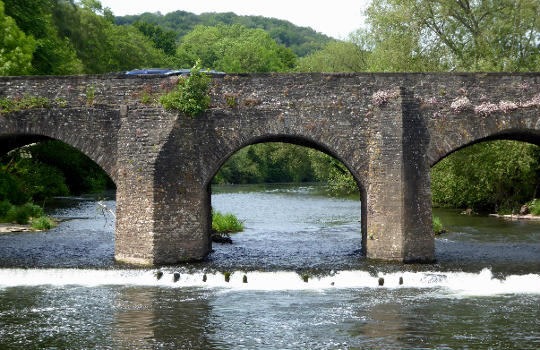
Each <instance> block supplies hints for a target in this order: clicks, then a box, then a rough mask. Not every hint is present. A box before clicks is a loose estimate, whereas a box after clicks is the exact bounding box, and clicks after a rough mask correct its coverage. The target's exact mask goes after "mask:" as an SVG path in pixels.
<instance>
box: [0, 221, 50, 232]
mask: <svg viewBox="0 0 540 350" xmlns="http://www.w3.org/2000/svg"><path fill="white" fill-rule="evenodd" d="M42 231H45V230H39V229H35V228H33V227H32V226H31V225H18V224H11V223H0V235H1V234H9V233H25V232H42Z"/></svg>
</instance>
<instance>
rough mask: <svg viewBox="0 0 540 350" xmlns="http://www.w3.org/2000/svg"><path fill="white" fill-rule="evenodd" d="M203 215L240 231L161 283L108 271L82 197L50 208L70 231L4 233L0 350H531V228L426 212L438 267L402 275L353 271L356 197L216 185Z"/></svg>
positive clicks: (539, 298)
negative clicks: (226, 215) (240, 223)
mask: <svg viewBox="0 0 540 350" xmlns="http://www.w3.org/2000/svg"><path fill="white" fill-rule="evenodd" d="M104 203H105V204H106V205H107V206H108V207H110V208H112V209H114V204H115V203H114V200H113V199H109V200H105V201H104ZM212 205H213V206H214V208H215V209H217V210H219V211H222V212H232V213H234V214H236V215H237V216H238V217H239V218H240V219H242V220H244V225H245V227H246V229H245V231H244V232H241V233H237V234H234V235H233V236H232V239H233V241H234V244H232V245H226V244H214V246H213V248H214V251H213V252H212V253H211V254H210V256H209V257H208V259H207V261H204V262H200V263H196V264H188V265H180V266H168V267H164V268H161V269H159V271H161V272H163V276H162V277H161V278H160V279H158V278H156V272H157V271H158V269H155V268H129V267H126V266H125V265H117V264H115V263H114V260H113V256H114V220H113V218H112V217H111V216H110V215H102V213H100V212H99V210H98V206H97V205H96V200H95V199H93V198H88V197H86V198H66V199H59V200H57V201H55V202H54V203H51V206H52V207H51V209H49V211H50V213H51V214H52V215H54V216H57V217H61V218H70V220H67V221H64V222H62V223H61V224H60V225H59V226H58V227H56V228H55V229H53V230H51V231H49V232H43V233H24V234H6V235H1V236H0V325H1V326H0V349H19V348H20V349H173V348H177V349H405V348H409V349H538V348H539V346H540V223H538V222H523V221H504V220H502V219H497V218H489V217H481V216H463V215H459V212H457V211H454V210H441V209H437V210H435V215H437V216H439V217H440V218H441V221H442V222H443V224H445V226H446V227H447V228H448V229H449V231H450V232H449V233H447V234H445V235H442V236H439V237H437V238H436V256H437V259H438V262H437V263H436V264H430V265H414V264H413V265H402V264H395V263H383V262H374V261H369V260H366V259H365V258H364V257H363V256H362V255H361V253H360V246H361V234H360V222H359V220H360V202H359V200H358V199H355V198H331V197H328V196H325V195H324V193H323V191H322V189H321V188H320V186H315V185H306V186H298V185H256V186H247V185H246V186H216V187H214V188H213V195H212ZM175 272H178V273H179V278H178V281H176V282H175V281H174V273H175ZM225 273H231V275H230V281H229V282H226V281H225V276H224V275H225ZM244 276H245V278H246V279H247V283H244ZM380 278H383V279H384V285H383V286H379V280H380ZM304 279H307V282H306V281H305V280H304ZM401 281H402V284H400V282H401Z"/></svg>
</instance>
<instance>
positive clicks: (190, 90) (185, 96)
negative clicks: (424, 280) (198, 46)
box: [159, 61, 210, 117]
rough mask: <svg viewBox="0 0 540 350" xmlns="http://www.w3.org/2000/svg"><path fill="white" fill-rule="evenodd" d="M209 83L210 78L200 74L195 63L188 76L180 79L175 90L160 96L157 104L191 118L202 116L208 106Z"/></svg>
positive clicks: (198, 65)
mask: <svg viewBox="0 0 540 350" xmlns="http://www.w3.org/2000/svg"><path fill="white" fill-rule="evenodd" d="M209 82H210V78H208V76H207V75H206V74H205V73H203V72H201V68H200V61H197V63H196V64H195V66H194V67H193V68H192V69H191V72H190V74H189V76H188V77H180V78H179V79H178V85H177V86H176V88H175V89H174V90H172V91H171V92H169V93H168V94H166V95H163V96H161V98H160V99H159V102H160V103H161V104H162V105H163V107H164V108H165V109H175V110H178V111H181V112H183V113H185V114H187V115H189V116H192V117H194V116H196V115H199V114H202V113H204V111H206V109H207V108H208V106H209V105H210V96H208V93H207V90H208V83H209Z"/></svg>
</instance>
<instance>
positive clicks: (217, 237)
mask: <svg viewBox="0 0 540 350" xmlns="http://www.w3.org/2000/svg"><path fill="white" fill-rule="evenodd" d="M212 242H215V243H222V244H232V239H231V237H229V236H227V235H221V234H217V233H214V234H213V235H212Z"/></svg>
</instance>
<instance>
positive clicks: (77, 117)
mask: <svg viewBox="0 0 540 350" xmlns="http://www.w3.org/2000/svg"><path fill="white" fill-rule="evenodd" d="M110 113H111V110H110V109H109V108H89V109H86V108H82V109H81V108H76V109H67V108H66V109H60V110H56V109H29V110H24V111H19V112H13V113H10V114H7V115H4V116H2V118H0V154H5V153H7V152H9V151H10V150H13V149H15V148H18V147H21V146H24V145H28V144H31V143H34V142H41V141H47V140H57V141H61V142H63V143H65V144H67V145H69V146H71V147H73V148H75V149H77V150H78V151H80V152H81V153H83V154H84V155H86V156H87V157H89V158H90V159H91V160H92V161H94V162H95V163H96V164H97V165H98V166H100V167H101V168H102V169H103V170H104V171H105V172H106V173H107V175H108V176H109V177H110V178H111V179H112V181H113V182H114V183H115V184H116V183H117V180H118V179H117V176H116V175H117V174H116V149H117V141H116V140H117V137H116V132H117V130H116V125H115V123H114V120H110V119H108V118H103V114H105V115H110Z"/></svg>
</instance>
